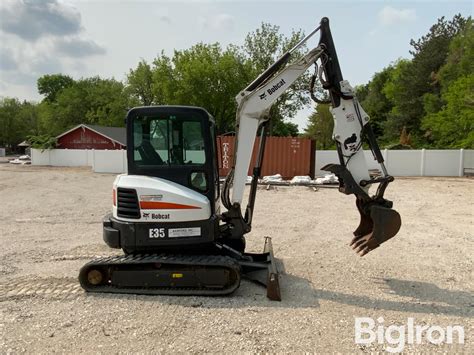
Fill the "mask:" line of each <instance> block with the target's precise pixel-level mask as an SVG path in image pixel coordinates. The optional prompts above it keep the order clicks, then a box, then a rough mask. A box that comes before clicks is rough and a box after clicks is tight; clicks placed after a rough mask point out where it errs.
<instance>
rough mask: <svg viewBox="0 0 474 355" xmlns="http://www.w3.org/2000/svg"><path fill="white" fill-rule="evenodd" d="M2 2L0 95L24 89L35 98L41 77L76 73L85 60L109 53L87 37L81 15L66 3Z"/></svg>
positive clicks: (46, 0) (51, 0)
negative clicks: (52, 74) (37, 83)
mask: <svg viewBox="0 0 474 355" xmlns="http://www.w3.org/2000/svg"><path fill="white" fill-rule="evenodd" d="M0 1H2V2H0V19H1V20H0V77H1V82H2V85H0V95H6V96H11V95H12V94H11V91H12V89H13V88H15V90H18V88H20V87H22V86H23V87H24V88H25V90H20V91H21V92H25V91H29V92H30V95H28V96H36V95H35V94H36V93H35V92H36V80H37V78H38V77H40V76H41V75H44V74H51V73H58V72H63V71H65V70H66V71H67V72H68V73H69V72H71V71H75V69H76V68H80V67H81V66H84V64H83V63H81V61H84V59H85V58H87V59H89V57H91V56H97V55H104V54H105V53H106V49H105V48H104V47H102V46H100V45H99V44H97V43H96V42H95V41H93V40H92V39H89V38H87V37H86V36H84V32H85V29H84V28H83V26H82V21H81V14H80V13H79V11H78V10H77V9H75V8H74V7H73V6H71V5H69V4H66V3H64V2H63V1H60V0H41V1H39V0H22V1H18V0H0ZM76 71H77V70H76ZM27 88H28V89H27Z"/></svg>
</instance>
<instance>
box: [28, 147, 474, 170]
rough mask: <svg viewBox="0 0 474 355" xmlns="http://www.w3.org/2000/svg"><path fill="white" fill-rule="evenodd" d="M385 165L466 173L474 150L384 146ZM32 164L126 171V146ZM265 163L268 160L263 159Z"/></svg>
mask: <svg viewBox="0 0 474 355" xmlns="http://www.w3.org/2000/svg"><path fill="white" fill-rule="evenodd" d="M365 154H366V160H367V163H368V165H369V169H378V168H379V166H378V164H377V162H376V161H375V160H374V159H373V156H372V152H370V151H365ZM382 154H383V156H384V159H385V165H386V167H387V170H388V172H389V173H390V174H391V175H393V176H464V175H465V173H466V172H470V173H472V172H474V150H467V149H458V150H428V149H421V150H387V149H385V150H383V151H382ZM338 162H339V160H338V158H337V152H336V151H335V150H317V151H316V165H315V166H316V171H315V173H316V175H324V174H327V172H326V171H322V170H321V167H323V166H324V165H326V164H329V163H338ZM31 163H32V164H33V165H51V166H90V167H92V170H93V171H95V172H97V173H116V174H120V173H123V172H126V171H127V152H126V150H85V149H51V150H45V151H41V150H38V149H32V150H31ZM263 163H264V164H265V161H264V162H263Z"/></svg>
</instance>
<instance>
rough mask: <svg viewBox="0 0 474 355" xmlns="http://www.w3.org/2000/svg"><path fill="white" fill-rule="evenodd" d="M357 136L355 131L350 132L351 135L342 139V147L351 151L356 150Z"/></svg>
mask: <svg viewBox="0 0 474 355" xmlns="http://www.w3.org/2000/svg"><path fill="white" fill-rule="evenodd" d="M356 142H357V136H356V134H355V133H352V136H350V137H349V138H346V140H345V141H344V149H345V150H350V151H351V152H355V151H356V150H357V144H356Z"/></svg>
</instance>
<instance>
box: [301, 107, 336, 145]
mask: <svg viewBox="0 0 474 355" xmlns="http://www.w3.org/2000/svg"><path fill="white" fill-rule="evenodd" d="M329 108H330V105H328V104H318V105H317V106H316V110H315V111H314V112H313V113H312V114H311V116H309V119H308V120H309V123H308V126H307V127H306V128H305V134H304V135H305V136H306V137H308V138H311V139H314V140H315V141H316V149H330V148H333V147H334V145H335V144H334V141H333V140H332V131H333V129H334V119H333V117H332V114H331V111H330V110H329Z"/></svg>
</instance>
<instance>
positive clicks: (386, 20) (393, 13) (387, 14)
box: [378, 6, 416, 26]
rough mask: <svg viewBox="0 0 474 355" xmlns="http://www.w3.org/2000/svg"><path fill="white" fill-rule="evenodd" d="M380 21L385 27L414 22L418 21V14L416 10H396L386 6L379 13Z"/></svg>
mask: <svg viewBox="0 0 474 355" xmlns="http://www.w3.org/2000/svg"><path fill="white" fill-rule="evenodd" d="M378 20H379V22H380V23H381V24H382V25H385V26H391V25H396V24H400V23H406V22H413V21H415V20H416V12H415V10H414V9H395V8H393V7H391V6H385V7H384V8H383V9H382V10H380V12H379V13H378Z"/></svg>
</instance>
